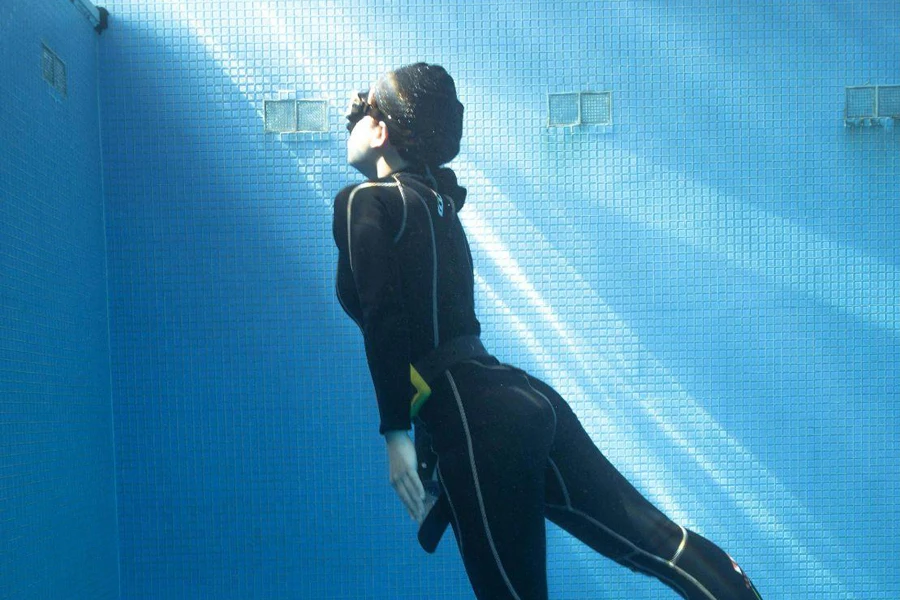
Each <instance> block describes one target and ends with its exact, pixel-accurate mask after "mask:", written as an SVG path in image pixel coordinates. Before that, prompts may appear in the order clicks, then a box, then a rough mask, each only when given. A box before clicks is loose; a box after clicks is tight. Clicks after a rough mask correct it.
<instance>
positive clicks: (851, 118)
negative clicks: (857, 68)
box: [844, 85, 900, 128]
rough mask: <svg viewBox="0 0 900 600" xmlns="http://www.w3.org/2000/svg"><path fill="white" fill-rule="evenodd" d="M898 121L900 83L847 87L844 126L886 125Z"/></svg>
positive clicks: (899, 114)
mask: <svg viewBox="0 0 900 600" xmlns="http://www.w3.org/2000/svg"><path fill="white" fill-rule="evenodd" d="M896 121H900V85H864V86H854V87H848V88H847V103H846V105H845V107H844V125H845V126H846V127H888V128H891V127H893V125H894V124H895V122H896Z"/></svg>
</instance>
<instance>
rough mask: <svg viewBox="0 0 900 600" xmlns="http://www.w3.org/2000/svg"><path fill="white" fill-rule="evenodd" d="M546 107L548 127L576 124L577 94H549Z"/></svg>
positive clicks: (577, 119)
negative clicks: (548, 117)
mask: <svg viewBox="0 0 900 600" xmlns="http://www.w3.org/2000/svg"><path fill="white" fill-rule="evenodd" d="M547 108H548V112H549V114H550V120H549V122H548V124H549V125H550V127H564V126H566V125H578V121H579V118H578V94H549V95H548V96H547Z"/></svg>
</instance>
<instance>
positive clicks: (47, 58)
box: [41, 44, 67, 97]
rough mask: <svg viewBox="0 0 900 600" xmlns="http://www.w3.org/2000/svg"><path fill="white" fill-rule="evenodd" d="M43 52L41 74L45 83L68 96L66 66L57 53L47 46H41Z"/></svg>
mask: <svg viewBox="0 0 900 600" xmlns="http://www.w3.org/2000/svg"><path fill="white" fill-rule="evenodd" d="M41 48H42V49H43V52H42V54H41V72H42V74H43V76H44V81H46V82H47V83H49V84H50V85H51V86H52V87H53V89H55V90H56V91H57V92H59V93H60V94H62V95H63V96H64V97H65V95H66V89H67V88H66V64H65V63H64V62H63V61H62V60H60V58H59V56H57V55H56V52H54V51H53V50H51V49H50V48H49V47H47V44H41Z"/></svg>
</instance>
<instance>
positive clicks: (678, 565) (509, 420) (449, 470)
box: [333, 168, 759, 600]
mask: <svg viewBox="0 0 900 600" xmlns="http://www.w3.org/2000/svg"><path fill="white" fill-rule="evenodd" d="M465 198H466V190H465V188H462V187H460V186H459V185H458V184H457V182H456V176H455V174H454V173H453V171H451V170H450V169H441V170H439V171H437V172H435V173H434V176H433V177H428V176H426V174H425V173H424V172H423V171H420V170H418V169H414V168H410V169H406V170H403V171H399V172H395V173H394V174H392V175H390V176H388V177H384V178H381V179H377V180H373V181H370V182H367V183H363V184H360V185H355V186H349V187H347V188H344V189H343V190H341V192H340V193H339V194H338V195H337V197H336V199H335V213H334V229H333V233H334V238H335V242H336V243H337V246H338V251H339V259H338V271H337V295H338V298H339V300H340V302H341V304H342V306H343V307H344V310H345V311H346V312H347V314H348V315H350V316H351V317H352V318H353V319H354V320H355V321H356V323H357V324H358V325H359V326H360V329H361V330H362V332H363V336H364V339H365V347H366V355H367V359H368V364H369V368H370V371H371V374H372V380H373V383H374V386H375V393H376V397H377V401H378V407H379V412H380V417H381V423H380V431H381V432H382V433H384V432H385V431H387V430H393V429H410V427H411V424H412V423H411V418H410V414H409V413H410V399H411V398H412V396H413V394H414V393H415V391H416V389H415V388H414V387H413V385H412V383H410V364H411V363H416V362H417V361H418V360H419V359H421V358H422V357H424V356H426V355H428V354H429V353H430V352H432V351H433V350H434V349H435V348H437V347H438V346H439V345H441V344H446V342H448V341H449V340H452V339H454V338H458V337H460V336H472V335H478V334H479V333H480V331H481V326H480V324H479V322H478V320H477V318H476V317H475V310H474V300H473V296H474V278H473V270H472V259H471V253H470V251H469V245H468V242H467V240H466V235H465V233H464V231H463V228H462V225H461V224H460V222H459V220H458V218H457V212H458V211H459V210H460V209H462V207H463V204H464V202H465ZM351 265H352V269H351ZM415 421H416V425H417V432H416V433H417V438H418V437H419V433H420V432H419V427H418V426H421V428H423V429H424V431H423V432H422V433H423V434H424V435H427V436H428V437H427V439H428V441H429V445H430V450H431V451H433V453H434V454H435V455H436V457H437V465H436V469H435V474H436V475H437V477H438V479H439V481H440V483H441V486H442V488H443V493H444V495H445V498H446V501H447V504H448V505H449V508H450V511H449V512H450V513H451V518H450V519H451V524H452V526H453V531H454V533H455V535H456V541H457V545H458V546H459V550H460V553H461V555H462V558H463V563H464V564H465V567H466V572H467V573H468V575H469V580H470V581H471V583H472V587H473V589H474V591H475V594H476V596H477V597H478V598H480V599H491V600H497V599H505V598H512V599H519V600H532V599H533V600H541V599H546V598H547V575H546V558H545V552H546V541H545V523H544V518H545V517H546V518H548V519H550V520H551V521H553V522H554V523H556V524H557V525H559V526H560V527H562V528H563V529H565V530H566V531H568V532H569V533H571V534H572V535H574V536H575V537H576V538H578V539H579V540H581V541H583V542H584V543H585V544H587V545H588V546H590V547H591V548H594V549H595V550H597V551H598V552H600V553H602V554H604V555H605V556H607V557H609V558H611V559H613V560H615V561H617V562H619V563H621V564H623V565H625V566H626V567H628V568H630V569H633V570H635V571H639V572H643V573H646V574H649V575H652V576H654V577H657V578H658V579H659V580H660V581H662V582H663V583H665V584H666V585H668V586H669V587H671V588H672V589H673V590H675V591H676V592H678V593H679V594H680V595H681V596H683V597H684V598H689V599H690V600H744V599H747V600H758V599H759V595H758V593H757V592H756V590H755V589H754V588H753V586H752V584H751V583H750V580H749V579H748V578H747V577H746V576H745V575H744V573H743V571H741V569H740V568H739V567H738V566H737V564H736V563H734V562H733V561H732V560H731V559H730V557H729V556H728V555H727V554H726V553H725V552H723V551H722V550H721V549H720V548H719V547H718V546H716V545H715V544H713V543H712V542H710V541H708V540H706V539H705V538H703V537H702V536H700V535H698V534H696V533H694V532H692V531H689V530H687V529H685V528H683V527H681V526H679V525H677V524H675V523H673V522H672V521H671V520H669V519H668V518H667V517H666V516H665V515H664V514H663V513H661V512H660V511H659V510H657V509H656V508H655V507H654V506H653V505H652V504H651V503H650V502H649V501H647V500H646V499H645V498H644V497H643V496H642V495H641V494H640V493H639V492H638V491H637V490H636V489H635V488H634V487H633V486H632V485H631V484H630V483H629V482H628V481H627V480H626V479H625V478H624V477H623V476H622V475H621V474H620V473H619V472H618V471H617V470H616V468H615V467H614V466H613V465H612V464H611V463H610V462H609V461H608V460H607V459H606V458H605V457H604V456H603V454H602V453H601V452H600V451H599V450H598V449H597V447H596V446H595V445H594V443H593V442H592V440H591V439H590V437H589V436H588V434H587V433H586V432H585V430H584V428H583V427H582V426H581V423H579V421H578V418H577V417H576V416H575V414H574V413H573V412H572V410H571V408H570V407H569V405H568V403H566V401H565V400H563V398H561V397H560V395H559V394H558V393H557V392H556V391H555V390H554V389H553V388H551V387H550V386H549V385H547V384H546V383H544V382H542V381H540V380H538V379H537V378H535V377H533V376H531V375H529V374H528V373H526V372H525V371H522V370H521V369H517V368H515V367H513V366H511V365H507V364H504V363H501V362H500V361H498V360H497V359H496V358H495V357H493V356H491V355H485V356H479V357H475V358H470V359H468V360H464V361H462V362H458V363H456V364H455V365H453V366H451V367H450V368H449V369H447V370H446V371H444V372H443V373H442V374H441V375H440V376H439V377H437V378H436V379H435V380H434V381H433V382H431V396H430V398H429V399H428V400H427V402H426V403H425V404H424V407H423V408H422V409H421V411H420V412H419V413H418V415H417V417H416V418H415ZM417 442H418V440H417ZM417 447H421V445H420V444H418V443H417ZM420 458H422V457H421V456H420Z"/></svg>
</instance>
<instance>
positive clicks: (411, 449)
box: [384, 431, 425, 523]
mask: <svg viewBox="0 0 900 600" xmlns="http://www.w3.org/2000/svg"><path fill="white" fill-rule="evenodd" d="M384 439H385V441H386V442H387V448H388V459H389V461H390V470H391V473H390V480H391V485H392V486H393V487H394V491H395V492H397V495H398V496H400V500H402V501H403V504H404V505H405V506H406V510H407V511H408V512H409V516H410V517H412V519H413V520H416V521H419V522H420V523H421V522H422V519H424V518H425V503H424V500H425V488H423V487H422V480H421V479H420V478H419V473H418V471H417V470H416V446H415V444H413V441H412V440H411V439H410V438H409V434H408V433H407V432H406V431H388V432H387V433H385V435H384Z"/></svg>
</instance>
